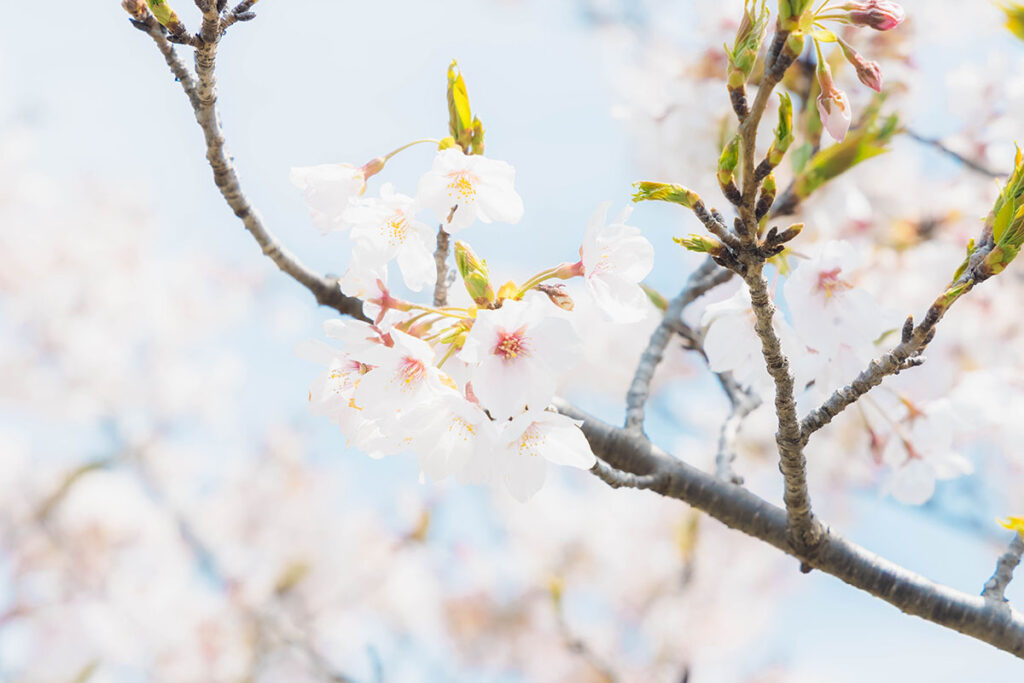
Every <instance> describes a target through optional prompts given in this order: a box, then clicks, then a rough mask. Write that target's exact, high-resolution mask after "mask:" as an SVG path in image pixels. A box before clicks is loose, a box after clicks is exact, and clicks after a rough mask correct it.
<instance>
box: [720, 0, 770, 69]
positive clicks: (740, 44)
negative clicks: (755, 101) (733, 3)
mask: <svg viewBox="0 0 1024 683" xmlns="http://www.w3.org/2000/svg"><path fill="white" fill-rule="evenodd" d="M767 26H768V7H767V6H766V4H765V0H761V6H760V8H758V6H757V0H746V2H745V3H744V9H743V20H742V21H741V22H740V27H739V29H738V30H737V31H736V41H735V43H733V48H732V50H729V48H728V47H727V48H726V50H725V52H726V55H727V56H728V57H729V76H728V81H729V82H728V85H729V88H733V89H735V88H740V87H742V86H743V85H744V84H745V83H746V82H747V79H748V78H750V72H751V71H753V69H754V63H755V62H757V53H758V51H759V50H760V49H761V41H762V40H764V33H765V29H766V28H767Z"/></svg>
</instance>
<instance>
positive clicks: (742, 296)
mask: <svg viewBox="0 0 1024 683" xmlns="http://www.w3.org/2000/svg"><path fill="white" fill-rule="evenodd" d="M756 320H757V318H756V316H755V314H754V309H753V305H752V304H751V303H750V292H749V290H748V289H747V288H746V287H741V288H740V289H739V290H738V291H737V292H736V294H734V295H733V296H731V297H729V298H728V299H726V300H725V301H720V302H718V303H715V304H711V305H709V306H708V307H707V308H706V309H705V310H704V315H703V317H702V318H701V325H702V326H704V327H706V328H707V329H706V331H705V333H704V350H705V353H706V354H707V357H708V367H709V368H710V369H711V370H712V371H713V372H732V373H733V375H734V376H735V378H736V381H737V382H739V383H740V384H742V385H743V386H747V387H754V388H755V389H758V390H761V391H765V390H770V388H771V387H773V384H772V381H771V377H770V376H769V375H768V370H767V369H766V368H765V362H764V352H763V350H762V347H761V339H760V338H759V337H758V336H757V333H756V332H755V331H754V324H755V322H756ZM772 323H773V327H774V328H775V334H776V335H777V336H778V337H779V341H780V343H781V345H782V351H783V353H785V354H786V356H787V357H788V358H789V359H790V371H791V372H792V373H793V375H794V376H795V378H796V383H797V386H802V385H803V384H805V383H806V382H805V381H804V379H805V377H806V374H807V372H806V368H805V367H804V364H805V361H806V358H807V353H806V352H801V351H805V350H804V349H803V347H801V346H800V343H799V342H798V341H797V339H796V336H795V335H794V334H793V331H792V330H791V329H790V327H789V325H787V324H786V322H785V321H784V320H782V316H781V315H780V314H779V312H778V311H776V313H775V316H774V317H773V318H772Z"/></svg>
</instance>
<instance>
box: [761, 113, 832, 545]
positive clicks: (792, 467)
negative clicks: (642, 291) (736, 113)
mask: <svg viewBox="0 0 1024 683" xmlns="http://www.w3.org/2000/svg"><path fill="white" fill-rule="evenodd" d="M748 120H749V119H748ZM762 267H763V266H761V265H758V267H756V268H752V269H751V271H750V272H749V274H748V276H747V277H746V278H745V281H746V283H747V287H748V288H749V289H750V303H751V306H752V307H753V309H754V316H755V318H756V322H755V324H754V330H755V331H756V332H757V336H758V337H759V338H760V340H761V351H762V353H763V355H764V360H765V365H766V366H767V368H768V374H770V375H771V377H772V380H774V382H775V413H776V415H777V416H778V419H779V431H778V432H777V433H776V434H775V442H776V444H778V447H779V469H780V470H781V471H782V476H783V478H784V479H785V492H784V493H783V497H782V499H783V500H784V501H785V503H786V513H787V516H788V518H789V525H790V531H791V533H792V540H793V543H794V544H795V545H796V547H797V548H800V549H801V550H811V549H813V548H815V547H816V546H817V545H818V543H819V542H820V541H821V539H822V535H823V529H822V527H821V525H820V523H818V522H817V521H816V520H815V519H814V515H813V513H812V512H811V495H810V492H809V491H808V489H807V459H806V458H805V457H804V452H803V441H802V440H801V432H800V423H799V421H798V418H797V413H796V400H795V398H794V388H793V376H792V374H790V372H789V359H787V358H786V356H785V354H784V353H783V352H782V345H781V342H780V341H779V337H778V335H777V334H776V333H775V327H774V326H773V324H772V318H773V317H774V315H775V305H774V304H773V303H772V301H771V298H770V297H769V296H768V283H767V282H766V281H765V279H764V275H763V274H762V273H761V268H762Z"/></svg>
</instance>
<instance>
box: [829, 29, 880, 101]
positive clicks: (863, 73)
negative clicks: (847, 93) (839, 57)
mask: <svg viewBox="0 0 1024 683" xmlns="http://www.w3.org/2000/svg"><path fill="white" fill-rule="evenodd" d="M839 47H841V48H842V49H843V56H844V57H846V61H848V62H849V63H850V64H852V65H853V68H854V69H856V70H857V78H859V79H860V82H861V83H863V84H864V85H866V86H868V87H869V88H871V89H872V90H875V91H876V92H882V70H881V68H879V66H878V62H872V61H870V60H868V59H865V58H864V57H863V55H861V54H860V53H859V52H857V51H856V50H854V49H853V48H852V47H851V46H850V44H849V43H847V42H846V41H845V40H843V39H840V40H839Z"/></svg>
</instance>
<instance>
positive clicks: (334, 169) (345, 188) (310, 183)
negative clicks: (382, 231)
mask: <svg viewBox="0 0 1024 683" xmlns="http://www.w3.org/2000/svg"><path fill="white" fill-rule="evenodd" d="M288 178H289V179H290V180H291V181H292V185H294V186H295V187H297V188H299V189H300V190H302V196H303V198H304V199H305V200H306V205H307V206H309V213H310V215H311V216H312V217H313V225H315V226H316V227H317V228H318V229H319V230H321V231H323V232H331V231H333V230H344V229H345V227H346V225H345V223H344V221H343V219H342V216H343V215H344V213H345V209H346V207H348V202H349V200H350V199H353V198H355V197H358V196H360V195H361V194H363V192H365V191H366V175H365V172H364V171H363V169H362V168H356V167H355V166H350V165H349V164H320V165H319V166H300V167H296V168H293V169H292V170H291V173H290V174H289V176H288Z"/></svg>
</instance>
